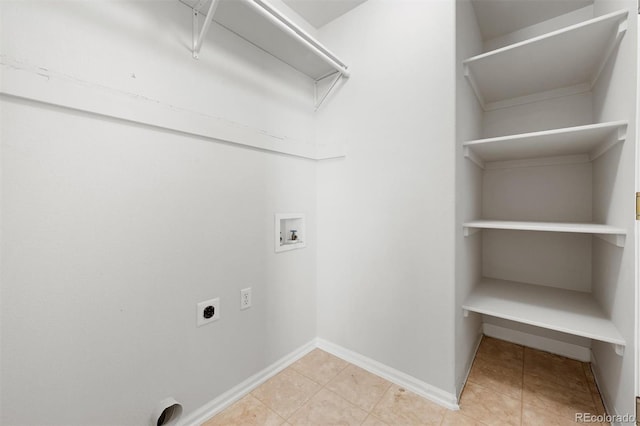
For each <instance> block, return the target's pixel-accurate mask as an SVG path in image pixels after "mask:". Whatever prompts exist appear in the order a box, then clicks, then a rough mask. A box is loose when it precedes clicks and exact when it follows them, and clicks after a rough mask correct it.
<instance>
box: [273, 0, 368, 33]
mask: <svg viewBox="0 0 640 426" xmlns="http://www.w3.org/2000/svg"><path fill="white" fill-rule="evenodd" d="M282 1H283V2H284V3H285V4H286V5H287V6H289V7H290V8H291V9H293V10H294V11H295V12H296V13H297V14H298V15H300V16H302V17H303V18H304V19H305V20H306V21H307V22H309V23H310V24H311V25H313V26H314V27H316V28H320V27H321V26H323V25H325V24H328V23H329V22H331V21H333V20H334V19H336V18H338V17H340V16H342V15H344V14H345V13H347V12H348V11H350V10H351V9H353V8H354V7H356V6H358V5H359V4H362V3H364V2H365V1H366V0H282Z"/></svg>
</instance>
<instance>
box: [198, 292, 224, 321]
mask: <svg viewBox="0 0 640 426" xmlns="http://www.w3.org/2000/svg"><path fill="white" fill-rule="evenodd" d="M219 319H220V298H219V297H216V298H215V299H209V300H205V301H204V302H200V303H198V304H197V305H196V325H197V326H198V327H200V326H202V325H205V324H209V323H210V322H213V321H216V320H219Z"/></svg>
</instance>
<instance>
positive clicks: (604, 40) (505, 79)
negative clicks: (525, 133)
mask: <svg viewBox="0 0 640 426" xmlns="http://www.w3.org/2000/svg"><path fill="white" fill-rule="evenodd" d="M628 14H629V12H628V10H620V11H617V12H613V13H610V14H607V15H603V16H600V17H597V18H595V19H591V20H588V21H585V22H582V23H579V24H576V25H572V26H569V27H566V28H563V29H560V30H557V31H553V32H550V33H547V34H544V35H541V36H538V37H535V38H532V39H529V40H525V41H522V42H520V43H515V44H512V45H510V46H506V47H503V48H500V49H496V50H493V51H491V52H487V53H484V54H482V55H478V56H474V57H472V58H469V59H467V60H466V61H464V63H463V64H464V69H465V76H466V77H467V79H468V80H469V83H470V84H471V86H472V87H473V90H474V91H475V93H476V96H477V98H478V100H479V101H480V104H481V105H482V107H483V108H484V109H485V110H492V109H498V108H504V107H507V106H513V105H519V104H523V103H528V102H533V101H537V100H541V99H545V98H549V97H557V96H559V95H568V94H572V93H580V92H585V91H589V90H591V88H592V87H593V85H594V84H595V82H596V81H597V79H598V77H599V75H600V72H601V71H602V69H603V68H604V65H605V63H606V62H607V60H608V58H609V56H610V55H611V53H612V52H613V50H614V48H615V46H616V45H617V44H618V43H619V42H620V40H621V39H622V37H623V36H624V34H625V32H626V19H627V15H628Z"/></svg>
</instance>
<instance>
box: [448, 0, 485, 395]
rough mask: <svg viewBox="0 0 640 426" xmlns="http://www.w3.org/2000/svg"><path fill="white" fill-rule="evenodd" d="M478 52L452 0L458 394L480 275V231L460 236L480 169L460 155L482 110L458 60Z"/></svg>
mask: <svg viewBox="0 0 640 426" xmlns="http://www.w3.org/2000/svg"><path fill="white" fill-rule="evenodd" d="M481 52H482V39H481V35H480V29H479V27H478V23H477V21H476V17H475V12H474V10H473V5H472V4H471V2H470V1H468V0H459V1H456V205H457V208H456V229H455V233H456V300H455V324H456V367H455V371H456V376H455V377H456V382H455V383H456V392H457V394H458V395H460V393H461V392H462V389H463V386H464V383H465V381H466V379H467V375H468V373H469V370H470V369H471V364H472V362H473V356H474V355H475V350H476V347H477V346H476V345H477V343H478V339H479V337H480V333H481V326H482V316H481V315H478V314H474V313H470V314H469V316H468V317H466V318H465V317H464V314H463V311H462V308H461V306H462V304H463V303H464V300H465V299H466V297H467V296H468V295H469V293H470V292H471V290H472V288H473V286H474V285H475V284H476V283H477V282H478V280H479V279H480V277H481V276H482V242H483V234H484V232H477V233H475V234H474V235H472V236H470V237H465V236H464V233H463V228H462V223H464V222H466V221H469V220H475V219H478V218H480V217H481V215H482V200H483V193H482V185H483V173H482V169H480V168H479V167H478V166H477V165H476V164H475V163H473V162H472V161H470V160H469V159H467V158H465V157H464V155H463V149H462V144H463V143H464V142H465V141H468V140H474V139H479V138H481V137H482V122H483V114H484V113H483V111H482V108H481V106H480V103H479V102H478V101H477V98H476V96H475V94H474V92H473V89H472V88H471V86H470V85H469V83H468V82H467V79H466V78H465V77H464V70H463V67H462V62H463V61H464V60H465V59H467V58H470V57H472V56H475V55H477V54H479V53H481Z"/></svg>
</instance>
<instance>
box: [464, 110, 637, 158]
mask: <svg viewBox="0 0 640 426" xmlns="http://www.w3.org/2000/svg"><path fill="white" fill-rule="evenodd" d="M626 130H627V122H626V121H615V122H609V123H599V124H590V125H587V126H577V127H568V128H562V129H554V130H545V131H541V132H533V133H522V134H518V135H509V136H501V137H496V138H488V139H478V140H473V141H468V142H465V143H464V144H463V147H464V154H465V157H467V158H469V159H470V160H471V161H473V162H474V163H476V164H478V165H479V166H480V167H482V168H484V163H485V162H492V161H510V160H522V159H528V158H541V157H557V156H565V155H578V154H587V155H588V156H589V159H590V160H595V159H596V158H598V157H599V156H600V155H602V154H604V153H605V152H606V151H607V150H609V149H610V148H612V147H613V146H615V145H616V144H617V143H620V142H623V141H624V140H625V138H626Z"/></svg>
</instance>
